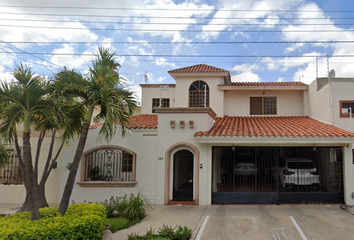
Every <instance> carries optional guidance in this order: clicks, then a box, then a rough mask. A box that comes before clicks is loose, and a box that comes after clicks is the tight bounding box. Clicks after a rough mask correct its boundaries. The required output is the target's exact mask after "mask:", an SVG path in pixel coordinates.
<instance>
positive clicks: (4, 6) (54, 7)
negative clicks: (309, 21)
mask: <svg viewBox="0 0 354 240" xmlns="http://www.w3.org/2000/svg"><path fill="white" fill-rule="evenodd" d="M0 7H2V8H39V9H43V8H45V9H85V10H86V9H89V10H124V11H198V12H221V11H225V12H332V13H351V12H354V10H311V9H306V10H295V9H290V10H289V9H225V8H212V9H202V8H149V7H145V8H126V7H85V6H21V5H0Z"/></svg>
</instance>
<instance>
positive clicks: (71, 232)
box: [0, 203, 107, 240]
mask: <svg viewBox="0 0 354 240" xmlns="http://www.w3.org/2000/svg"><path fill="white" fill-rule="evenodd" d="M40 214H41V216H42V218H41V220H39V221H31V214H30V212H23V213H16V214H13V215H9V216H5V217H3V218H0V239H9V240H10V239H16V240H17V239H18V240H21V239H101V237H102V235H103V232H104V227H105V223H106V222H107V219H106V211H105V208H104V206H102V205H101V204H84V203H81V204H74V205H71V206H69V208H68V210H67V212H66V214H65V216H63V217H62V216H61V215H60V214H59V213H58V207H50V208H41V209H40Z"/></svg>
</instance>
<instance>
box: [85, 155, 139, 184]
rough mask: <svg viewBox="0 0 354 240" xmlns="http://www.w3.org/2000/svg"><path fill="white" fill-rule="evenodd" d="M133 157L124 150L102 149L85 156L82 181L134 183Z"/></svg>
mask: <svg viewBox="0 0 354 240" xmlns="http://www.w3.org/2000/svg"><path fill="white" fill-rule="evenodd" d="M134 159H135V156H134V155H133V154H132V153H129V152H127V151H124V150H120V149H116V148H104V149H99V150H97V151H94V152H91V153H90V154H88V155H86V156H85V162H84V168H85V174H84V179H83V180H84V181H116V182H131V181H135V176H134V173H135V169H134V168H135V161H134Z"/></svg>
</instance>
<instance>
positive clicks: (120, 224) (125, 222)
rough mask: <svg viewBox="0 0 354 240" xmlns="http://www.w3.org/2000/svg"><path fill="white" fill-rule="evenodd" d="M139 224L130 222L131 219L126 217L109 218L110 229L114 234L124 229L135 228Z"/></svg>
mask: <svg viewBox="0 0 354 240" xmlns="http://www.w3.org/2000/svg"><path fill="white" fill-rule="evenodd" d="M137 223H138V222H136V221H130V220H129V219H127V218H124V217H119V218H108V224H109V225H110V227H109V229H110V230H111V231H112V233H115V232H117V231H119V230H122V229H126V228H129V227H130V226H133V225H135V224H137Z"/></svg>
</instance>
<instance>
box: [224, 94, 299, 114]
mask: <svg viewBox="0 0 354 240" xmlns="http://www.w3.org/2000/svg"><path fill="white" fill-rule="evenodd" d="M263 92H264V95H263ZM250 97H276V98H277V116H304V115H305V112H304V98H303V91H291V90H288V91H276V90H266V91H262V90H261V91H258V90H255V91H248V90H244V91H226V92H225V105H224V107H225V110H224V112H225V115H227V116H249V115H250Z"/></svg>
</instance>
